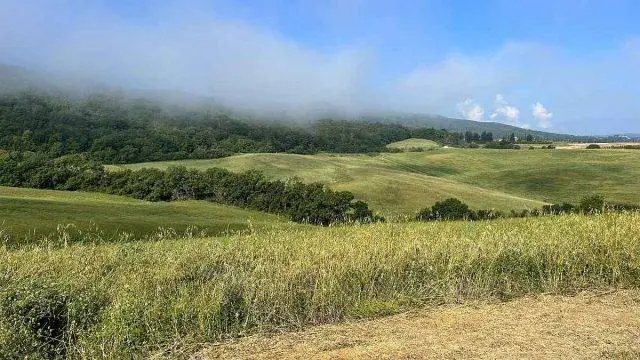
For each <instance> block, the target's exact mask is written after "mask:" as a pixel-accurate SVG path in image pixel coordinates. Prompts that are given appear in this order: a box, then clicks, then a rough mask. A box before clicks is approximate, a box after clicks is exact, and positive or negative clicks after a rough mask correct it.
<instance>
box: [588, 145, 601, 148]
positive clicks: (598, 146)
mask: <svg viewBox="0 0 640 360" xmlns="http://www.w3.org/2000/svg"><path fill="white" fill-rule="evenodd" d="M587 149H600V145H598V144H589V145H587Z"/></svg>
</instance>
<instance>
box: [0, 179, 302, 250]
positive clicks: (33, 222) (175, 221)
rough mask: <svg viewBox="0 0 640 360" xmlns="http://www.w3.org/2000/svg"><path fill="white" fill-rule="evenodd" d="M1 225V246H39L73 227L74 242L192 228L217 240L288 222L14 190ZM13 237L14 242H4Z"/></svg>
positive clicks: (185, 205) (236, 212)
mask: <svg viewBox="0 0 640 360" xmlns="http://www.w3.org/2000/svg"><path fill="white" fill-rule="evenodd" d="M0 219H1V220H0V241H2V242H9V243H24V242H25V241H26V242H28V241H36V240H38V239H40V238H42V237H43V236H48V237H50V238H53V239H57V238H58V237H61V236H65V235H64V234H63V231H62V229H61V230H60V231H59V230H58V225H62V226H65V225H67V224H73V225H71V226H70V227H68V228H67V229H66V233H68V234H69V235H70V236H72V237H74V238H83V237H85V236H83V234H84V235H86V233H87V232H93V233H97V232H99V231H101V232H103V233H104V237H105V238H113V237H115V236H116V235H118V234H121V233H123V232H126V233H131V234H132V236H133V238H141V237H144V236H146V235H150V234H153V233H156V232H158V229H159V228H172V229H174V230H175V231H176V232H177V233H178V234H182V233H183V232H184V231H185V230H186V229H187V228H189V227H197V228H198V230H200V231H204V232H205V233H206V234H208V235H211V236H213V235H220V234H224V233H227V232H237V231H244V230H248V229H249V227H250V226H253V227H255V228H258V229H259V228H263V227H267V226H275V225H276V224H277V223H280V224H281V225H280V226H282V225H283V223H284V221H285V220H284V219H282V218H280V217H278V216H275V215H269V214H265V213H262V212H258V211H250V210H244V209H239V208H235V207H231V206H224V205H218V204H214V203H209V202H205V201H177V202H171V203H165V202H158V203H151V202H146V201H141V200H135V199H131V198H126V197H120V196H112V195H103V194H95V193H83V192H68V191H51V190H35V189H18V188H8V187H0ZM291 226H293V225H291ZM96 230H99V231H96ZM7 233H8V234H7ZM8 235H10V236H9V237H10V239H9V238H4V237H3V236H8ZM72 240H73V239H72Z"/></svg>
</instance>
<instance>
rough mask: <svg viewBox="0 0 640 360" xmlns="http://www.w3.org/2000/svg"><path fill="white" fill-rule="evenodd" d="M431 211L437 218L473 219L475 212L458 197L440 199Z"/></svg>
mask: <svg viewBox="0 0 640 360" xmlns="http://www.w3.org/2000/svg"><path fill="white" fill-rule="evenodd" d="M431 213H432V214H433V217H434V218H435V219H437V220H463V219H473V218H474V213H473V211H471V209H469V206H468V205H467V204H465V203H463V202H462V201H460V200H458V199H456V198H449V199H446V200H443V201H438V202H436V203H435V205H433V206H432V207H431Z"/></svg>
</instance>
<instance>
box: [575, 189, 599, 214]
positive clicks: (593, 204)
mask: <svg viewBox="0 0 640 360" xmlns="http://www.w3.org/2000/svg"><path fill="white" fill-rule="evenodd" d="M579 209H580V211H581V212H582V213H584V214H598V213H601V212H603V211H604V210H605V202H604V198H603V197H602V196H600V195H597V194H596V195H591V196H587V197H584V198H583V199H582V200H580V206H579Z"/></svg>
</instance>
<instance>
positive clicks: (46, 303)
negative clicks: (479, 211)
mask: <svg viewBox="0 0 640 360" xmlns="http://www.w3.org/2000/svg"><path fill="white" fill-rule="evenodd" d="M0 274H2V277H0V305H2V304H11V307H9V308H5V309H2V306H0V310H1V311H0V358H1V357H2V354H3V352H2V351H5V353H4V354H14V352H12V351H14V349H17V348H18V347H20V346H23V345H21V344H24V342H23V341H27V343H30V342H29V341H31V340H29V338H27V340H25V339H24V338H22V337H24V336H28V334H30V332H29V330H28V329H29V328H28V327H20V326H21V325H20V324H22V323H21V321H22V320H20V319H21V316H23V315H21V314H24V313H25V311H26V313H29V312H28V310H29V309H33V308H35V309H38V310H39V311H42V312H44V313H45V314H46V313H48V312H49V310H47V309H49V308H50V307H51V306H52V305H51V304H54V305H55V304H58V303H63V304H65V307H66V308H68V309H71V310H70V311H72V312H71V313H70V314H72V315H70V316H73V317H72V318H71V320H72V321H73V324H74V325H73V327H72V328H70V330H68V331H69V332H70V333H69V334H68V338H67V339H69V340H67V341H68V343H65V346H66V349H67V351H68V354H69V357H72V358H73V357H75V358H79V357H82V356H85V357H89V358H91V357H94V356H101V357H107V358H131V357H138V356H143V355H145V354H148V353H149V352H157V351H158V350H159V349H167V348H170V349H174V348H173V347H172V344H176V343H177V344H183V345H181V346H180V347H178V348H177V350H175V351H176V352H178V353H184V352H185V349H187V350H189V349H191V350H193V347H194V346H195V344H199V343H203V342H215V341H220V340H222V339H225V338H228V337H229V336H235V335H247V334H251V333H254V332H256V331H262V330H273V329H279V328H287V329H291V328H300V327H304V326H309V325H314V324H322V323H330V322H339V321H344V320H348V319H357V318H371V317H378V316H383V315H389V314H394V313H397V312H401V311H406V310H409V309H415V308H420V307H424V306H435V305H439V304H452V303H457V302H460V301H463V302H465V301H475V300H494V299H511V298H514V297H518V296H523V295H527V294H532V293H552V294H567V293H569V294H571V293H575V292H577V291H582V290H610V289H634V288H635V289H637V288H638V287H640V214H605V215H600V216H592V217H587V216H577V215H570V216H556V217H541V218H528V219H509V220H499V221H492V222H475V223H473V222H452V223H446V222H439V223H409V224H392V223H386V224H373V225H367V226H358V227H347V226H344V227H333V228H295V229H285V230H283V231H279V230H277V231H269V232H262V233H255V234H252V235H246V236H233V237H227V238H204V239H199V238H192V239H182V240H167V241H156V242H144V243H141V242H137V243H116V244H106V245H72V246H69V247H65V248H58V249H50V248H35V249H22V250H9V249H6V248H5V249H3V248H0ZM3 297H4V298H3ZM13 299H23V300H21V301H18V302H16V301H15V300H13ZM16 319H17V320H16ZM15 328H19V329H20V331H19V332H18V331H12V330H10V329H15ZM16 336H18V337H17V338H16ZM36 344H38V343H36ZM191 350H189V351H191ZM34 351H36V350H34ZM167 351H169V352H168V354H169V355H171V356H173V355H175V353H174V352H173V351H174V350H167ZM169 355H168V356H169Z"/></svg>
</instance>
